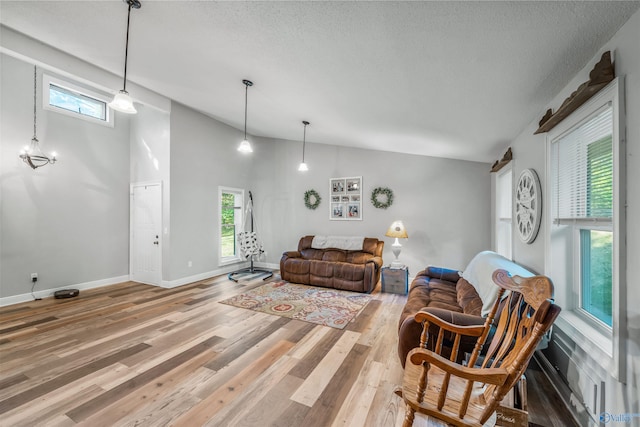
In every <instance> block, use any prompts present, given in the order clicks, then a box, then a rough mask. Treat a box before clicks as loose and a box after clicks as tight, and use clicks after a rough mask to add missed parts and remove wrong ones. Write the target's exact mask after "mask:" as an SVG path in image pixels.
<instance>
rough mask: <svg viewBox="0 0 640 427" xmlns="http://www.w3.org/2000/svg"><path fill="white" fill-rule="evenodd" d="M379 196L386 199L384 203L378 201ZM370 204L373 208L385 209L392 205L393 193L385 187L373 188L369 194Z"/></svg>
mask: <svg viewBox="0 0 640 427" xmlns="http://www.w3.org/2000/svg"><path fill="white" fill-rule="evenodd" d="M379 196H384V197H385V198H386V201H384V202H381V201H380V200H379V199H378V197H379ZM371 203H372V204H373V207H375V208H378V209H387V208H388V207H389V206H391V205H392V204H393V191H391V189H390V188H387V187H378V188H375V189H374V190H373V192H372V193H371Z"/></svg>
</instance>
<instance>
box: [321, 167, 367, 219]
mask: <svg viewBox="0 0 640 427" xmlns="http://www.w3.org/2000/svg"><path fill="white" fill-rule="evenodd" d="M329 193H330V194H331V203H330V205H329V219H330V220H336V221H353V220H362V177H361V176H349V177H341V178H331V179H330V180H329Z"/></svg>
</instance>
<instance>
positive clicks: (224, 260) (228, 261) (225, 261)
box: [217, 185, 247, 266]
mask: <svg viewBox="0 0 640 427" xmlns="http://www.w3.org/2000/svg"><path fill="white" fill-rule="evenodd" d="M223 192H226V193H231V194H234V195H240V196H242V206H240V210H241V212H240V225H238V224H237V223H234V225H235V226H236V230H235V233H234V236H233V238H234V239H235V242H236V248H237V251H236V256H235V257H223V256H222V193H223ZM246 208H247V202H246V200H245V191H244V189H242V188H234V187H226V186H224V185H219V186H218V211H217V217H218V231H217V233H218V265H220V266H228V265H232V264H236V263H238V262H242V261H244V260H243V259H242V256H241V255H240V246H239V245H238V231H242V230H244V225H245V224H244V218H245V209H246Z"/></svg>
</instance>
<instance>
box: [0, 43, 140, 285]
mask: <svg viewBox="0 0 640 427" xmlns="http://www.w3.org/2000/svg"><path fill="white" fill-rule="evenodd" d="M0 58H1V61H2V63H1V64H0V66H1V70H2V91H1V94H0V116H1V119H2V126H1V128H2V130H1V133H0V141H1V142H0V152H1V153H2V158H1V160H0V165H1V172H0V200H1V207H0V210H1V218H2V219H1V222H2V226H1V230H2V236H1V237H0V241H1V245H2V246H1V251H2V256H1V257H0V259H1V270H2V271H1V273H0V295H1V296H2V297H5V296H10V295H19V294H26V293H28V292H29V291H30V288H31V280H30V274H31V273H35V272H37V273H38V274H39V281H38V283H37V286H36V291H37V290H42V289H51V288H56V287H61V286H68V285H70V284H79V283H86V282H93V281H99V280H104V279H109V278H115V277H121V276H123V275H128V274H129V271H128V253H129V210H128V206H129V197H128V189H129V121H128V119H127V118H124V117H122V116H117V117H116V121H115V127H114V128H111V127H106V126H101V125H98V124H94V123H89V122H86V121H83V120H78V119H76V118H73V117H68V116H65V115H62V114H59V113H56V112H52V111H49V110H43V109H42V103H41V99H42V97H41V92H40V88H41V87H42V79H41V71H40V72H39V73H38V88H39V93H38V138H39V140H40V142H41V146H42V148H43V150H44V151H45V152H51V151H57V152H58V154H59V162H58V163H57V164H55V165H53V166H51V165H48V166H46V167H43V168H40V169H37V170H32V169H31V168H29V167H28V166H27V165H25V164H24V163H23V162H22V160H21V159H19V158H18V152H19V151H20V149H21V148H22V147H24V146H25V145H28V144H29V142H30V141H31V137H32V136H33V65H32V64H28V63H25V62H22V61H20V60H18V59H15V58H13V57H9V56H6V55H4V54H3V55H1V56H0Z"/></svg>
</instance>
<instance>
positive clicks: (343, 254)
mask: <svg viewBox="0 0 640 427" xmlns="http://www.w3.org/2000/svg"><path fill="white" fill-rule="evenodd" d="M313 237H314V236H305V237H303V238H301V239H300V242H299V243H298V250H297V251H288V252H285V253H284V254H282V258H281V259H280V275H281V276H282V279H283V280H286V281H288V282H292V283H301V284H305V285H314V286H323V287H326V288H334V289H342V290H347V291H355V292H367V293H369V292H371V291H372V290H373V289H374V288H375V287H376V285H377V283H378V281H379V280H380V269H381V268H382V249H383V248H384V242H383V241H381V240H378V239H376V238H365V239H364V242H363V245H362V250H344V249H338V248H327V249H314V248H313V247H312V242H313Z"/></svg>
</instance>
